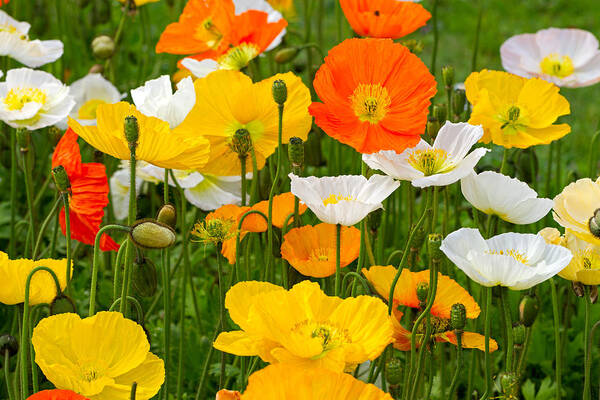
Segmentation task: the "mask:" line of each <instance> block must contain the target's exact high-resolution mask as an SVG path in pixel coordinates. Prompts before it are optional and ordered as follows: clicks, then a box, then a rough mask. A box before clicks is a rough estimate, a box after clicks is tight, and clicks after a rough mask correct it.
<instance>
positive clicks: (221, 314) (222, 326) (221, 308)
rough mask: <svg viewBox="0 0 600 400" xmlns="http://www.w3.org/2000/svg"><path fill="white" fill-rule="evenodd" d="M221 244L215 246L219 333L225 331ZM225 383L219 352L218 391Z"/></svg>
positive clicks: (223, 362) (222, 353) (223, 355)
mask: <svg viewBox="0 0 600 400" xmlns="http://www.w3.org/2000/svg"><path fill="white" fill-rule="evenodd" d="M221 248H222V244H221V243H219V244H218V245H217V273H218V275H219V332H224V331H225V282H223V279H224V277H223V266H222V262H221ZM224 383H225V353H224V352H221V373H220V374H219V389H223V384H224Z"/></svg>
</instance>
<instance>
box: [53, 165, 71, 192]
mask: <svg viewBox="0 0 600 400" xmlns="http://www.w3.org/2000/svg"><path fill="white" fill-rule="evenodd" d="M52 178H54V183H55V184H56V188H57V189H58V191H59V192H61V193H66V192H68V191H69V189H70V188H71V181H70V180H69V176H68V175H67V171H66V170H65V167H63V166H62V165H58V166H56V167H54V168H52Z"/></svg>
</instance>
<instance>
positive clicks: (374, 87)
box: [350, 83, 391, 124]
mask: <svg viewBox="0 0 600 400" xmlns="http://www.w3.org/2000/svg"><path fill="white" fill-rule="evenodd" d="M350 101H351V102H352V109H353V110H354V114H356V116H357V117H358V119H359V120H360V121H361V122H365V121H366V122H369V123H371V124H376V123H378V122H379V121H381V120H382V119H383V118H384V117H385V115H386V114H387V112H388V108H389V106H390V104H391V99H390V95H389V94H388V91H387V89H386V88H384V87H383V86H381V85H380V84H364V83H361V84H360V85H358V87H357V88H356V89H355V90H354V93H352V95H351V96H350Z"/></svg>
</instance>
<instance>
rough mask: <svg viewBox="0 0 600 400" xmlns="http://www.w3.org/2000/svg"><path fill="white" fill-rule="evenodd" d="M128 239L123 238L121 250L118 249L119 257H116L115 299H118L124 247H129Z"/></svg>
mask: <svg viewBox="0 0 600 400" xmlns="http://www.w3.org/2000/svg"><path fill="white" fill-rule="evenodd" d="M128 240H129V239H128V238H126V239H125V240H123V242H122V243H121V245H120V246H119V251H117V257H116V259H115V271H114V275H113V301H116V300H117V296H118V295H119V289H118V288H119V274H120V273H121V262H122V261H123V254H124V249H125V248H126V247H127V241H128Z"/></svg>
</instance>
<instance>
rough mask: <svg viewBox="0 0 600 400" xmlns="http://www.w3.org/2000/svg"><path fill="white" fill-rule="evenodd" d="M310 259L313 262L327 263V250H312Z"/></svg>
mask: <svg viewBox="0 0 600 400" xmlns="http://www.w3.org/2000/svg"><path fill="white" fill-rule="evenodd" d="M310 259H311V260H314V261H329V249H314V250H313V251H312V252H311V255H310Z"/></svg>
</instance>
